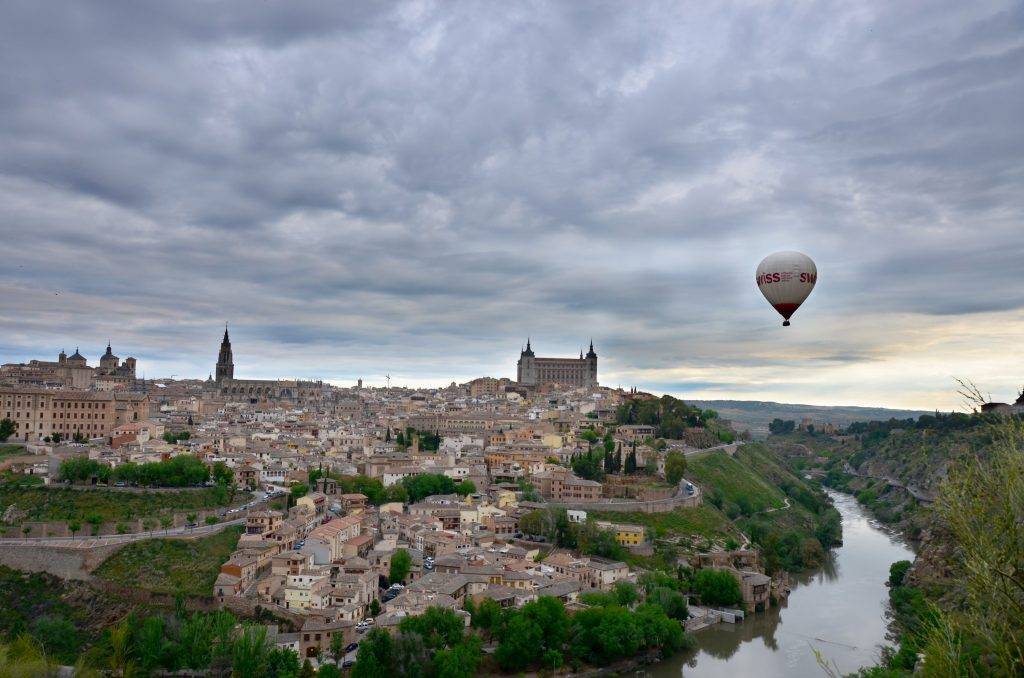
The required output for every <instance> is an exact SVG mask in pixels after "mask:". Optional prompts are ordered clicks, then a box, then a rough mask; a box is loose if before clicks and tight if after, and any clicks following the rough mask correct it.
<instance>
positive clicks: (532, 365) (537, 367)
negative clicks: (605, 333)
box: [516, 339, 598, 387]
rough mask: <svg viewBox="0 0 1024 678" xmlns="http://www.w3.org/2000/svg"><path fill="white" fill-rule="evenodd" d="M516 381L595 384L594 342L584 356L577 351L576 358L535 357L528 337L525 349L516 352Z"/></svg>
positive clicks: (528, 384) (526, 383)
mask: <svg viewBox="0 0 1024 678" xmlns="http://www.w3.org/2000/svg"><path fill="white" fill-rule="evenodd" d="M516 381H517V382H519V385H520V386H541V385H543V384H558V385H559V386H570V387H574V386H597V385H598V384H597V353H595V352H594V342H593V341H591V342H590V350H589V351H588V352H587V354H586V355H583V351H582V350H581V351H580V357H579V358H538V357H537V356H536V355H535V354H534V352H533V348H532V347H531V346H530V340H529V339H527V340H526V348H524V349H523V350H522V352H521V353H520V354H519V362H518V363H516Z"/></svg>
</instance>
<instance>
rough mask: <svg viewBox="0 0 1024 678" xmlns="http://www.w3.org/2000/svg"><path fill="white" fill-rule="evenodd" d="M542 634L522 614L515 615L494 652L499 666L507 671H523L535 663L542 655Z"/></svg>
mask: <svg viewBox="0 0 1024 678" xmlns="http://www.w3.org/2000/svg"><path fill="white" fill-rule="evenodd" d="M542 633H543V632H542V631H541V629H540V627H539V626H537V625H536V624H532V623H531V622H530V621H529V620H527V619H526V617H525V616H524V615H523V614H522V613H521V612H520V613H515V614H513V615H512V617H511V618H510V619H509V621H508V623H507V624H505V625H504V628H503V629H502V632H501V639H500V640H501V642H500V643H499V644H498V649H497V650H496V651H495V652H494V658H495V659H496V660H497V662H498V665H499V666H501V668H503V669H505V670H506V671H522V670H523V669H525V668H526V667H528V666H529V665H530V664H532V663H534V662H535V661H536V660H537V659H538V658H539V657H540V654H541V646H542V641H543V636H542Z"/></svg>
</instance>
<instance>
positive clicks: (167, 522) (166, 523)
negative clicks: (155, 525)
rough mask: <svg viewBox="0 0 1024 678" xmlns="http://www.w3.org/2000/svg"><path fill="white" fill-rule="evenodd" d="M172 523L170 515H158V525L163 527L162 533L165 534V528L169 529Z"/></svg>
mask: <svg viewBox="0 0 1024 678" xmlns="http://www.w3.org/2000/svg"><path fill="white" fill-rule="evenodd" d="M172 523H174V521H173V520H172V519H171V517H170V516H160V527H162V528H163V529H164V534H167V530H168V529H170V527H171V524H172Z"/></svg>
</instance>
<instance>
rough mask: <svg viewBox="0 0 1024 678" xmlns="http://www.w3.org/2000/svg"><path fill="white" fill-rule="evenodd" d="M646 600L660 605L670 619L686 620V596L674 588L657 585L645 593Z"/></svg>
mask: <svg viewBox="0 0 1024 678" xmlns="http://www.w3.org/2000/svg"><path fill="white" fill-rule="evenodd" d="M647 602H648V603H652V604H654V605H657V606H658V607H660V608H661V609H662V610H663V611H664V612H665V614H666V615H668V616H669V617H671V618H672V619H678V620H679V621H686V618H687V616H688V612H689V610H688V609H687V605H686V596H684V595H683V594H682V593H680V592H679V591H676V590H675V589H672V588H668V587H665V586H658V587H656V588H655V589H654V590H653V591H652V592H650V593H648V594H647Z"/></svg>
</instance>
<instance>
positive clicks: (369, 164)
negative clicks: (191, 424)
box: [0, 2, 1024, 410]
mask: <svg viewBox="0 0 1024 678" xmlns="http://www.w3.org/2000/svg"><path fill="white" fill-rule="evenodd" d="M244 10H245V11H242V6H241V5H232V4H231V3H225V4H223V5H219V6H218V7H217V8H210V7H205V6H196V5H190V4H179V3H175V4H172V5H167V4H166V3H146V2H140V3H133V4H132V5H130V6H123V5H121V4H116V5H112V4H104V3H88V2H86V3H70V4H63V3H60V2H57V3H48V4H46V5H43V6H37V5H35V4H31V3H30V4H19V3H15V4H12V5H9V6H6V7H4V9H3V16H4V19H5V20H4V21H3V22H0V36H2V37H3V40H2V41H0V55H2V57H3V58H2V59H0V74H2V76H3V77H2V78H0V97H2V98H3V100H4V102H5V105H4V106H3V107H0V237H2V239H3V242H4V245H5V248H6V250H7V251H8V252H10V253H12V254H11V255H10V256H9V257H8V258H7V259H6V262H7V265H5V266H4V267H3V270H0V324H2V325H3V327H4V332H3V336H0V361H2V362H11V361H22V360H27V359H31V358H40V357H46V358H47V359H52V356H53V355H56V352H57V351H59V350H60V349H61V348H62V347H63V348H66V349H68V350H71V349H72V348H74V344H75V343H78V344H80V345H81V346H82V348H83V349H84V350H85V351H87V353H88V355H89V356H97V357H98V355H99V354H100V353H101V352H102V347H103V346H105V345H106V341H107V339H108V338H112V339H113V341H114V344H115V346H120V347H123V348H121V349H119V350H121V351H122V353H126V354H127V353H130V354H131V355H134V356H135V357H137V358H138V360H139V372H140V375H141V374H142V373H143V372H145V373H146V374H147V375H148V376H157V375H160V376H169V375H171V374H188V375H190V376H196V377H200V376H201V377H203V378H205V376H206V375H207V374H208V373H209V372H210V371H211V370H212V368H213V363H214V362H215V358H216V338H217V337H218V336H219V330H218V329H217V328H218V326H219V324H220V323H222V322H223V321H224V320H225V319H227V320H229V321H231V323H232V332H233V337H235V338H236V341H237V342H238V345H237V348H236V353H237V354H236V362H237V363H238V365H239V374H240V375H243V376H247V377H253V378H270V377H283V376H286V375H287V376H296V377H317V376H319V377H323V378H325V379H327V380H330V381H334V382H338V383H350V382H354V381H355V380H356V379H358V378H360V377H361V378H363V379H364V380H366V382H367V383H383V381H384V375H386V374H390V375H391V376H392V383H397V382H399V381H405V382H406V383H408V384H410V385H414V386H426V385H443V384H444V383H447V382H448V381H450V380H453V379H454V380H465V379H469V378H473V377H476V376H482V375H493V376H509V377H514V375H515V366H514V352H515V350H516V348H517V347H518V346H519V343H520V342H521V341H522V340H523V339H525V337H526V336H528V335H530V336H532V337H534V341H535V343H537V344H538V346H539V350H542V351H543V353H544V354H545V355H555V356H574V355H576V352H577V351H578V349H579V348H580V347H579V345H578V344H579V341H580V338H581V337H589V336H591V335H593V336H594V337H595V339H596V340H597V341H598V346H599V348H600V350H601V354H602V371H601V381H602V383H605V384H608V385H611V386H615V385H618V384H621V385H622V386H623V387H629V386H637V387H640V388H643V389H645V390H649V391H654V392H659V393H660V392H665V393H671V394H674V395H677V396H680V397H684V398H686V397H689V398H694V399H713V398H734V399H744V400H775V401H779V402H790V403H808V404H824V405H854V404H855V405H869V406H888V407H905V408H914V409H922V410H932V409H940V410H949V409H953V408H961V407H962V403H961V402H960V399H959V397H958V396H957V394H956V384H955V381H954V379H955V378H957V377H959V378H964V379H971V380H973V381H975V382H976V383H978V385H979V386H980V387H981V389H982V391H983V392H984V393H986V394H987V393H989V392H991V394H992V396H993V397H994V398H995V399H996V400H1006V399H1007V398H1010V397H1011V395H1012V394H1013V393H1016V391H1017V390H1018V389H1019V388H1020V385H1021V382H1022V381H1024V373H1021V372H1020V371H1019V370H1020V365H1019V362H1018V361H1016V360H1015V356H1016V355H1017V353H1019V337H1020V336H1021V335H1022V333H1024V287H1022V286H1021V285H1019V283H1018V279H1019V268H1020V261H1021V260H1022V258H1024V238H1022V237H1021V228H1020V216H1021V214H1024V177H1022V175H1021V173H1020V171H1019V158H1020V154H1021V148H1022V145H1024V128H1022V126H1021V124H1020V120H1021V119H1022V118H1024V43H1022V37H1021V36H1022V35H1024V31H1022V30H1021V28H1022V27H1024V10H1022V8H1021V6H1020V5H1019V4H1011V3H1003V2H986V3H972V4H970V5H964V4H963V3H956V2H933V3H928V6H927V10H922V8H921V7H920V6H911V5H907V4H899V3H897V4H894V3H885V2H865V3H857V4H856V5H849V4H847V3H840V2H814V3H809V4H806V5H800V6H792V5H791V4H790V3H776V4H772V3H767V4H764V5H758V6H756V7H739V6H728V7H718V6H703V7H684V6H680V5H678V4H671V3H666V4H659V3H651V4H646V5H644V6H642V7H635V6H625V5H615V4H611V5H589V4H588V5H585V6H580V5H576V4H573V3H564V4H547V3H537V4H534V5H529V6H518V5H515V6H508V7H502V8H499V9H495V8H493V7H486V8H485V7H482V6H474V5H471V4H470V5H450V4H448V3H443V4H438V5H432V4H430V3H398V4H394V5H374V6H359V5H355V6H345V5H344V4H341V5H331V6H315V5H314V6H297V5H294V4H290V5H287V6H284V5H278V4H275V3H263V4H261V5H260V6H259V7H248V6H245V8H244ZM787 249H796V250H800V251H803V252H806V253H807V254H808V255H809V256H811V257H812V258H813V259H814V261H815V262H816V263H817V266H818V270H819V274H820V278H819V279H818V283H817V287H816V288H815V291H814V293H813V294H812V295H811V296H810V298H809V299H808V301H807V302H806V303H805V304H804V306H803V307H802V308H801V309H800V311H799V312H797V313H796V315H795V316H794V318H793V326H792V327H790V328H786V329H785V330H784V329H783V328H781V327H780V326H779V325H780V323H779V319H778V317H777V315H776V314H775V313H774V311H772V310H771V308H770V307H768V306H767V304H766V303H765V302H764V300H763V299H762V298H761V295H760V293H759V292H758V290H757V287H756V285H755V280H754V277H755V267H756V266H757V263H758V262H759V261H760V260H761V259H762V258H763V257H764V256H765V255H767V254H769V253H771V252H774V251H778V250H787ZM211 347H212V348H213V353H212V355H211ZM90 360H95V358H93V357H90Z"/></svg>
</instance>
